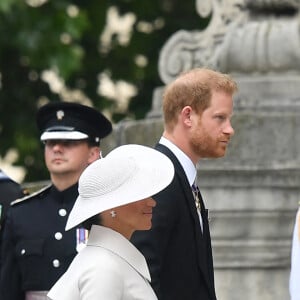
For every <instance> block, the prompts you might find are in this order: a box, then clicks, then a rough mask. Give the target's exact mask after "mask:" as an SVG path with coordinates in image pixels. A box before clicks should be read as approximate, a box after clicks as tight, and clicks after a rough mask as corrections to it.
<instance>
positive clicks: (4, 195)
mask: <svg viewBox="0 0 300 300" xmlns="http://www.w3.org/2000/svg"><path fill="white" fill-rule="evenodd" d="M26 194H27V192H26V190H25V189H23V188H22V186H21V185H20V184H19V183H17V182H15V181H14V180H12V179H11V178H10V177H8V176H7V175H6V174H5V173H4V172H3V171H2V170H1V169H0V231H1V228H2V224H3V222H4V218H5V215H6V211H7V208H8V207H9V205H10V203H11V202H12V201H13V200H16V199H18V198H22V197H24V196H25V195H26Z"/></svg>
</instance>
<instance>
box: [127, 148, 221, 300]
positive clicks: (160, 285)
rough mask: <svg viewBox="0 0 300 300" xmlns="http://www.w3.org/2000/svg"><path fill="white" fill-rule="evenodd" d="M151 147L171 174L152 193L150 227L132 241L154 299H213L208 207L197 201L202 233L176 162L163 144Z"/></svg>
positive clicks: (185, 178)
mask: <svg viewBox="0 0 300 300" xmlns="http://www.w3.org/2000/svg"><path fill="white" fill-rule="evenodd" d="M155 148H156V149H157V150H158V151H160V152H162V153H164V154H165V155H166V156H168V157H169V158H170V159H171V161H172V162H173V164H174V167H175V176H174V179H173V181H172V183H171V184H170V185H169V186H168V187H167V188H166V189H164V190H163V191H161V192H160V193H158V194H157V195H155V196H154V197H153V198H154V199H155V200H156V202H157V205H156V207H155V208H154V210H153V218H152V229H151V230H147V231H138V232H135V233H134V235H133V237H132V240H131V241H132V242H133V243H134V244H135V245H136V246H137V248H138V249H139V250H140V251H141V252H142V253H143V254H144V256H145V257H146V259H147V262H148V265H149V268H150V273H151V278H152V287H153V289H154V290H155V292H156V294H157V297H158V299H159V300H214V299H216V295H215V287H214V274H213V260H212V250H211V240H210V233H209V227H208V218H207V211H206V209H205V207H204V204H203V201H202V205H201V215H202V219H203V227H204V229H203V234H202V232H201V227H200V221H199V216H198V214H197V210H196V206H195V201H194V197H193V193H192V191H191V187H190V185H189V182H188V179H187V177H186V175H185V172H184V170H183V168H182V166H181V164H180V163H179V161H178V159H177V158H176V157H175V155H174V154H173V153H172V152H171V151H170V150H169V149H168V148H167V147H165V146H164V145H161V144H157V145H156V147H155ZM149 180H151V179H149ZM201 200H202V199H201Z"/></svg>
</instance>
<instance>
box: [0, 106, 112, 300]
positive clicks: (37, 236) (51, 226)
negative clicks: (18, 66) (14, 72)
mask: <svg viewBox="0 0 300 300" xmlns="http://www.w3.org/2000/svg"><path fill="white" fill-rule="evenodd" d="M37 125H38V128H39V129H40V131H41V136H40V139H41V141H42V142H43V143H44V144H45V150H44V155H45V162H46V166H47V169H48V170H49V173H50V178H51V184H50V185H49V186H47V187H45V188H43V189H41V190H40V191H38V192H36V193H33V194H32V195H30V196H27V197H24V198H22V199H20V200H16V201H14V202H13V203H12V206H11V207H10V209H9V210H8V213H7V219H6V224H5V228H4V233H3V243H2V249H1V250H2V257H3V265H2V269H1V274H0V299H1V300H24V299H25V300H41V299H47V297H46V294H47V291H48V290H50V288H51V287H52V286H53V285H54V283H55V282H56V281H57V280H58V279H59V278H60V277H61V275H62V274H63V273H64V272H65V271H66V270H67V268H68V266H69V265H70V263H71V261H72V260H73V258H74V257H75V255H76V254H77V252H78V251H79V250H80V246H81V245H84V242H85V240H86V238H87V236H86V230H84V229H83V228H80V227H77V228H74V229H72V230H70V231H65V225H66V221H67V218H68V215H69V212H70V211H71V209H72V207H73V205H74V203H75V200H76V198H77V196H78V179H79V177H80V175H81V173H82V172H83V170H84V169H85V168H86V167H87V166H88V165H89V164H90V163H92V162H93V161H95V160H97V159H99V158H100V153H101V152H100V139H102V138H104V137H105V136H107V135H108V134H109V133H111V131H112V124H111V123H110V121H109V120H108V119H106V118H105V117H104V116H103V115H102V114H101V113H100V112H98V111H97V110H95V109H93V108H90V107H87V106H84V105H80V104H77V103H67V102H51V103H49V104H46V105H45V106H42V107H41V108H40V109H39V111H38V113H37Z"/></svg>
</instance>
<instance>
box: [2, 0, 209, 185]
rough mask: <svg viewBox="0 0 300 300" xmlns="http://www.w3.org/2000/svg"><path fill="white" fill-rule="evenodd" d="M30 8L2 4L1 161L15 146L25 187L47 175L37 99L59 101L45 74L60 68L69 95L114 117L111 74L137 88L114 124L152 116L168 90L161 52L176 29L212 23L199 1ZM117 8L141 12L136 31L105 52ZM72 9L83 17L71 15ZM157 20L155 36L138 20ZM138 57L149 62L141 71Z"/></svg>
mask: <svg viewBox="0 0 300 300" xmlns="http://www.w3.org/2000/svg"><path fill="white" fill-rule="evenodd" d="M29 2H31V3H34V1H33V0H31V1H30V0H28V1H24V0H1V1H0V74H1V78H0V79H1V80H0V141H1V144H0V145H1V146H0V155H1V157H4V156H5V153H6V152H7V150H8V149H9V148H14V147H15V148H17V149H18V151H19V159H18V161H16V162H15V164H16V165H21V166H25V168H26V170H27V175H26V178H25V181H27V182H30V181H36V180H45V179H48V177H49V176H48V172H47V170H46V168H45V165H44V158H43V148H42V145H41V143H40V141H39V133H38V131H37V128H36V124H35V114H36V111H37V107H38V99H41V98H42V97H45V98H47V99H49V100H51V101H53V100H60V98H59V95H58V94H56V93H54V92H53V91H52V90H51V89H50V88H49V85H48V84H47V83H46V82H45V81H43V80H42V79H41V73H42V72H43V70H49V69H52V70H56V71H57V73H58V74H59V76H61V77H62V78H63V79H64V82H65V84H66V86H67V87H68V88H69V89H79V90H81V91H82V92H83V93H84V94H85V95H87V97H88V98H89V99H92V101H93V105H94V106H95V107H96V108H98V109H100V110H104V109H108V110H111V111H112V112H113V105H114V103H113V102H112V101H110V100H109V99H106V98H104V97H101V96H99V94H98V93H97V87H98V75H99V73H101V72H103V71H108V72H109V73H110V74H111V78H112V80H115V81H117V80H124V81H126V82H129V83H131V84H133V85H135V86H136V87H137V89H138V92H137V95H136V96H134V97H133V98H132V100H131V102H130V105H129V108H128V110H127V111H126V112H123V113H120V112H115V113H114V112H113V113H112V119H113V122H119V121H120V120H122V119H125V118H131V119H141V118H143V117H144V116H145V114H146V113H147V112H148V111H149V110H150V107H151V100H152V93H153V90H154V88H155V87H157V86H160V85H162V82H161V81H160V78H159V75H158V70H157V63H158V57H159V51H160V48H161V47H162V46H163V45H164V43H165V42H166V41H167V39H168V38H169V37H170V36H171V35H172V34H173V33H175V32H176V31H178V30H180V29H186V30H200V29H203V28H204V27H205V26H206V25H207V22H208V20H202V19H201V18H200V17H199V16H198V15H197V13H196V10H195V0H187V1H180V0H151V1H150V0H147V1H145V0H144V1H141V0H110V1H109V0H101V1H99V0H73V1H67V0H49V1H46V2H45V3H44V4H42V5H40V6H30V5H28V3H29ZM35 2H38V1H35ZM112 6H114V7H116V8H117V9H118V11H119V15H121V16H123V15H125V14H127V13H133V14H135V17H136V20H135V23H134V25H133V32H132V35H131V38H130V41H129V43H128V44H127V45H122V44H120V42H119V40H118V39H117V37H115V36H113V38H112V43H111V45H110V48H109V49H108V51H106V52H100V51H99V47H100V46H101V45H100V36H101V34H102V32H103V30H104V28H105V26H106V22H107V20H106V17H107V11H108V9H109V8H110V7H112ZM70 8H73V9H74V8H76V9H77V13H76V14H73V15H72V13H70ZM75 11H76V10H75ZM158 21H159V22H160V24H161V26H156V27H155V29H154V30H152V31H151V32H145V31H141V30H139V27H138V24H140V22H147V23H148V24H155V22H158ZM63 37H64V38H65V39H67V40H66V42H62V41H63ZM137 55H143V56H144V57H146V58H147V61H148V63H147V64H146V65H145V66H139V65H137V64H136V63H135V57H136V56H137Z"/></svg>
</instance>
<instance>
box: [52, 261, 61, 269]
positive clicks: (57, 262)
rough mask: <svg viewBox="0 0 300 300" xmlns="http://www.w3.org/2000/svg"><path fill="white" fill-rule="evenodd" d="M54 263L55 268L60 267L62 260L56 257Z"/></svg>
mask: <svg viewBox="0 0 300 300" xmlns="http://www.w3.org/2000/svg"><path fill="white" fill-rule="evenodd" d="M52 264H53V267H54V268H58V267H59V266H60V261H59V260H58V259H54V260H53V262H52Z"/></svg>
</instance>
